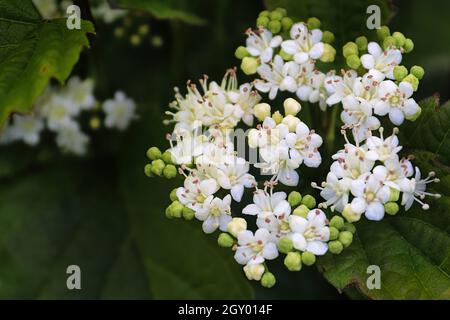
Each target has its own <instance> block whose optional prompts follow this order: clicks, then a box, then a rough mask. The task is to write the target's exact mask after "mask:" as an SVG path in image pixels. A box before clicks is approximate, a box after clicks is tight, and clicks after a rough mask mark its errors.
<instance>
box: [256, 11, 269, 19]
mask: <svg viewBox="0 0 450 320" xmlns="http://www.w3.org/2000/svg"><path fill="white" fill-rule="evenodd" d="M269 15H270V12H269V10H264V11H261V12H260V13H259V15H258V17H268V16H269Z"/></svg>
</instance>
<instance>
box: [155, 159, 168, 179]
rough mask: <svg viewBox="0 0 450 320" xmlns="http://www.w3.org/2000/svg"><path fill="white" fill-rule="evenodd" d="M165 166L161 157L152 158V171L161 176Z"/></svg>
mask: <svg viewBox="0 0 450 320" xmlns="http://www.w3.org/2000/svg"><path fill="white" fill-rule="evenodd" d="M165 166H166V164H165V163H164V161H162V160H161V159H157V160H153V161H152V169H151V170H152V173H153V174H155V175H157V176H161V174H162V173H163V170H164V167H165Z"/></svg>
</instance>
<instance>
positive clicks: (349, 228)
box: [342, 222, 356, 234]
mask: <svg viewBox="0 0 450 320" xmlns="http://www.w3.org/2000/svg"><path fill="white" fill-rule="evenodd" d="M342 230H344V231H349V232H351V233H353V234H355V232H356V227H355V226H354V225H353V223H349V222H346V223H345V224H344V228H343V229H342Z"/></svg>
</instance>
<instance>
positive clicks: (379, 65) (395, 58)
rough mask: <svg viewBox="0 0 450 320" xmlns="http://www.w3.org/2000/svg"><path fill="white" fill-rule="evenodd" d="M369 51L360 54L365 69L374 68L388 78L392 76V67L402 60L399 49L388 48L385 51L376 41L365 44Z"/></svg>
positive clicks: (392, 77)
mask: <svg viewBox="0 0 450 320" xmlns="http://www.w3.org/2000/svg"><path fill="white" fill-rule="evenodd" d="M367 51H368V52H369V53H367V54H364V55H362V56H361V64H362V65H363V67H364V68H365V69H367V70H370V69H376V70H378V71H380V72H381V73H383V74H384V75H386V77H387V78H389V79H395V78H394V67H395V66H397V65H399V64H400V63H401V62H402V53H401V51H400V50H399V49H395V48H390V49H387V50H385V51H383V49H381V47H380V45H379V44H378V43H376V42H370V43H369V44H368V46H367Z"/></svg>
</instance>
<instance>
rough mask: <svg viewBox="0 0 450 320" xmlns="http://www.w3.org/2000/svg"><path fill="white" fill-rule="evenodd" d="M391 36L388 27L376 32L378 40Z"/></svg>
mask: <svg viewBox="0 0 450 320" xmlns="http://www.w3.org/2000/svg"><path fill="white" fill-rule="evenodd" d="M390 35H391V31H390V30H389V27H388V26H382V27H381V28H380V29H378V30H377V36H378V38H379V39H380V40H384V39H385V38H386V37H389V36H390Z"/></svg>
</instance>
